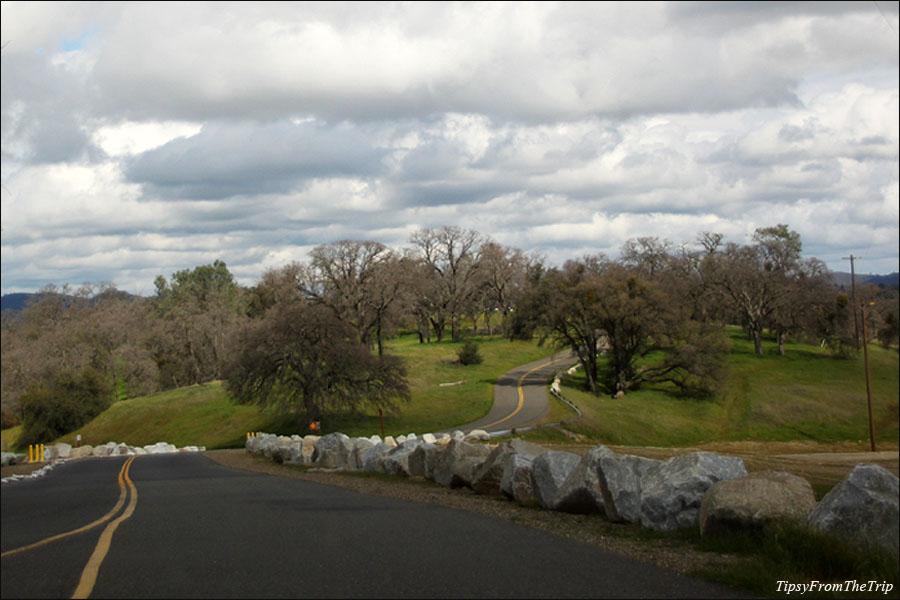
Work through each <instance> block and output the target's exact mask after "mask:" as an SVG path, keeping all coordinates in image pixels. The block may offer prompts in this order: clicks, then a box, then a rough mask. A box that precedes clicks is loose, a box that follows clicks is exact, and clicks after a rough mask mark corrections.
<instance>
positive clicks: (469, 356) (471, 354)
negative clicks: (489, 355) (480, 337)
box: [456, 340, 484, 366]
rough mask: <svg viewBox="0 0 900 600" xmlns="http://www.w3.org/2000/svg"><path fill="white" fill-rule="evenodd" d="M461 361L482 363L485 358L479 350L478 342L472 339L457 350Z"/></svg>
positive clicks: (466, 363) (464, 362)
mask: <svg viewBox="0 0 900 600" xmlns="http://www.w3.org/2000/svg"><path fill="white" fill-rule="evenodd" d="M456 356H457V357H459V362H460V363H462V364H464V365H467V366H468V365H480V364H481V363H482V361H484V358H483V357H482V356H481V353H480V352H478V344H477V343H475V342H474V341H472V340H469V341H467V342H465V343H464V344H463V345H462V347H461V348H460V349H459V350H457V351H456Z"/></svg>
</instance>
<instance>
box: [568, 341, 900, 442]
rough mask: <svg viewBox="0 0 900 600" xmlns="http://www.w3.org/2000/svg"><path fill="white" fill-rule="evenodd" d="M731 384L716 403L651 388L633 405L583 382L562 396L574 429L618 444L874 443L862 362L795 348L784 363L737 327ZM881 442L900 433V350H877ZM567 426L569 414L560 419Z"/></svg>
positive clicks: (872, 352)
mask: <svg viewBox="0 0 900 600" xmlns="http://www.w3.org/2000/svg"><path fill="white" fill-rule="evenodd" d="M730 334H731V343H732V349H731V352H730V354H729V358H728V368H729V379H728V384H727V386H726V388H725V390H724V392H723V393H722V394H720V395H719V396H717V397H715V398H713V399H709V400H686V399H679V398H677V397H674V396H673V395H671V394H670V393H669V392H671V390H670V389H666V388H661V387H652V386H648V387H646V388H645V389H642V390H640V391H638V392H634V393H631V394H628V395H626V396H625V397H624V398H620V399H614V398H610V397H596V396H593V395H591V394H588V393H586V392H584V391H583V386H584V383H583V378H579V377H577V376H576V377H573V378H571V379H570V380H569V381H566V382H563V383H564V385H563V395H564V396H565V397H566V398H567V399H568V400H570V401H571V402H573V403H574V404H575V405H576V406H578V407H579V408H580V409H581V410H582V411H583V413H584V416H583V417H581V418H571V417H569V418H568V420H567V427H569V428H570V429H572V430H573V431H576V432H579V433H582V434H585V435H587V436H589V437H591V438H592V439H597V440H602V441H603V442H606V443H609V444H622V445H650V446H687V445H696V444H699V443H703V442H724V441H743V440H754V441H793V440H810V441H816V442H838V441H858V440H863V441H867V440H868V439H869V425H868V410H867V406H866V382H865V370H864V362H863V358H862V355H860V356H859V357H854V358H851V359H841V358H836V357H834V356H832V354H831V352H830V351H829V350H827V349H823V348H819V347H817V346H810V345H807V344H799V343H789V344H788V345H787V347H786V355H785V356H778V355H777V353H776V352H775V350H776V348H775V345H774V343H772V344H770V348H769V350H770V352H769V353H767V354H765V355H764V356H757V355H755V354H754V351H753V345H752V343H751V342H750V341H749V340H747V338H746V336H745V335H744V334H743V333H742V332H741V331H740V330H738V329H732V330H731V331H730ZM869 356H870V362H871V373H872V387H873V394H872V397H873V407H874V408H873V414H874V421H875V429H876V439H877V440H882V441H884V442H892V443H893V444H894V447H896V444H897V442H898V437H900V432H898V389H900V383H898V373H900V358H898V353H897V350H896V349H889V350H888V349H884V348H881V347H879V346H876V345H874V344H873V345H870V348H869ZM557 414H558V415H559V416H561V417H562V418H566V417H565V413H564V411H562V410H560V411H559V412H558V413H557Z"/></svg>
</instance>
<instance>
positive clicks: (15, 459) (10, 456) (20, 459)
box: [0, 452, 28, 467]
mask: <svg viewBox="0 0 900 600" xmlns="http://www.w3.org/2000/svg"><path fill="white" fill-rule="evenodd" d="M27 462H28V455H27V454H18V453H16V452H3V453H0V464H2V465H3V466H4V467H9V466H12V465H21V464H25V463H27Z"/></svg>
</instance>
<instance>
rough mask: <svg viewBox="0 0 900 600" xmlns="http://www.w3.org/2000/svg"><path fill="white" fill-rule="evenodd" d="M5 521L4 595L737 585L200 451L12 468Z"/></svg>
mask: <svg viewBox="0 0 900 600" xmlns="http://www.w3.org/2000/svg"><path fill="white" fill-rule="evenodd" d="M104 519H105V520H104ZM96 522H99V524H98V525H97V526H96V527H94V528H92V529H90V530H87V531H81V532H78V533H75V534H74V535H69V536H66V537H57V539H54V540H52V541H50V542H48V543H45V544H42V545H34V544H36V543H38V544H39V543H40V542H41V541H42V540H48V539H50V538H52V537H54V536H58V535H59V534H62V533H65V532H71V531H76V530H78V529H79V528H81V527H83V526H84V525H86V524H90V523H96ZM0 527H2V544H0V546H2V551H3V557H2V559H0V561H2V564H0V566H2V578H0V596H2V597H3V598H70V597H91V598H623V597H624V598H636V597H651V598H689V597H690V598H728V597H734V592H732V591H730V590H727V589H723V588H721V587H719V586H715V585H711V584H707V583H704V582H700V581H697V580H693V579H690V578H687V577H682V576H679V575H677V574H674V573H672V572H670V571H666V570H665V569H662V568H659V567H655V566H652V565H647V564H643V563H640V562H637V561H634V560H632V559H629V558H626V557H624V556H620V555H617V554H614V553H611V552H607V551H605V550H602V549H600V548H596V547H594V546H590V545H586V544H581V543H578V542H575V541H572V540H568V539H566V538H562V537H559V536H555V535H552V534H550V533H547V532H543V531H539V530H536V529H533V528H529V527H526V526H524V525H519V524H516V523H513V522H510V521H506V520H502V519H496V518H491V517H486V516H483V515H478V514H475V513H471V512H467V511H459V510H452V509H448V508H444V507H439V506H434V505H428V504H417V503H412V502H407V501H400V500H395V499H390V498H382V497H375V496H367V495H363V494H358V493H355V492H352V491H350V490H346V489H342V488H338V487H332V486H325V485H319V484H315V483H311V482H307V481H300V480H297V479H289V478H282V477H276V476H272V475H263V474H258V473H249V472H245V471H237V470H233V469H229V468H226V467H223V466H220V465H218V464H216V463H213V462H212V461H211V460H209V459H208V458H206V457H205V456H203V455H202V454H192V453H183V454H168V455H147V456H139V457H137V458H135V459H133V460H132V459H128V460H126V459H125V458H124V457H110V458H97V459H83V460H78V461H72V462H69V463H66V464H64V465H62V466H60V467H58V468H57V469H55V470H54V471H52V472H51V473H49V474H48V475H46V476H44V477H42V478H40V479H35V480H28V481H20V482H16V483H12V484H4V485H3V493H2V519H0ZM29 546H31V547H30V548H29ZM20 548H25V549H23V550H17V549H20Z"/></svg>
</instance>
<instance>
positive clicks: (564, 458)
mask: <svg viewBox="0 0 900 600" xmlns="http://www.w3.org/2000/svg"><path fill="white" fill-rule="evenodd" d="M580 460H581V457H580V456H578V455H577V454H573V453H571V452H559V451H557V450H551V451H549V452H544V453H543V454H540V455H538V456H536V457H535V459H534V461H533V462H532V464H531V476H532V478H533V479H534V482H533V483H534V493H535V495H536V496H537V499H538V502H540V504H541V506H543V507H544V508H552V507H553V499H554V498H555V497H556V492H557V490H559V487H560V486H561V485H562V484H563V482H565V480H566V478H567V477H568V476H569V474H570V473H571V472H572V470H573V469H574V468H575V466H576V465H577V464H578V462H579V461H580Z"/></svg>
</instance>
